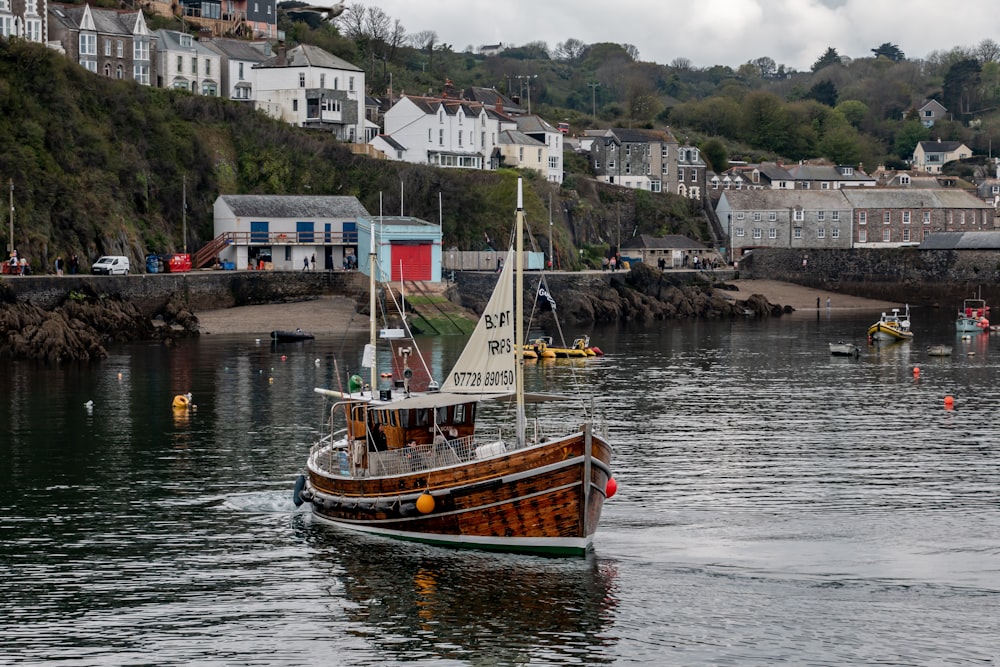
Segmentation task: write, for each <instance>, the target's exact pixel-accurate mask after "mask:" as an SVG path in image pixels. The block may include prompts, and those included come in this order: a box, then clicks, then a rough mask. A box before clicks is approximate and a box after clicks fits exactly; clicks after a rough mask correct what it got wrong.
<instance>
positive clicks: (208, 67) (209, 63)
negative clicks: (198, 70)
mask: <svg viewBox="0 0 1000 667" xmlns="http://www.w3.org/2000/svg"><path fill="white" fill-rule="evenodd" d="M205 76H212V61H211V60H208V59H207V58H206V59H205Z"/></svg>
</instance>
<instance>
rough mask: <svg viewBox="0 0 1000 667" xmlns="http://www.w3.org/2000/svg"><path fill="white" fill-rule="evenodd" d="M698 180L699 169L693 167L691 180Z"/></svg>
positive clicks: (693, 181)
mask: <svg viewBox="0 0 1000 667" xmlns="http://www.w3.org/2000/svg"><path fill="white" fill-rule="evenodd" d="M697 181H698V170H697V169H692V170H691V182H692V183H695V182H697Z"/></svg>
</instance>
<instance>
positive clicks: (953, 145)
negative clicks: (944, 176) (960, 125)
mask: <svg viewBox="0 0 1000 667" xmlns="http://www.w3.org/2000/svg"><path fill="white" fill-rule="evenodd" d="M968 157H972V149H971V148H969V147H968V146H966V145H965V144H963V143H962V142H961V141H941V140H940V139H938V140H937V141H921V142H919V143H917V147H916V148H915V149H914V150H913V163H912V166H913V169H914V170H916V171H926V172H927V173H928V174H940V173H941V167H943V166H944V165H945V163H946V162H951V161H952V160H963V159H965V158H968Z"/></svg>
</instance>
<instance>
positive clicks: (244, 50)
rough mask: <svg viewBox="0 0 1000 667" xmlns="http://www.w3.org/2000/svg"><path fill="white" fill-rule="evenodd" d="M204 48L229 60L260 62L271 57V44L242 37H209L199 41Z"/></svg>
mask: <svg viewBox="0 0 1000 667" xmlns="http://www.w3.org/2000/svg"><path fill="white" fill-rule="evenodd" d="M200 43H201V44H203V45H204V46H205V47H206V48H208V49H211V50H212V51H215V52H216V53H219V54H221V55H224V56H226V57H227V58H229V59H230V60H245V61H248V62H255V63H262V62H264V61H265V60H267V59H268V58H271V57H273V54H272V53H271V45H270V44H268V43H267V42H247V41H244V40H242V39H224V38H219V39H210V40H205V41H203V42H200Z"/></svg>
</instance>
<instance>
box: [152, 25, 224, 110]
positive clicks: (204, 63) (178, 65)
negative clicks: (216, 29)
mask: <svg viewBox="0 0 1000 667" xmlns="http://www.w3.org/2000/svg"><path fill="white" fill-rule="evenodd" d="M155 34H156V39H157V49H156V79H157V87H159V88H176V89H178V90H188V91H191V92H192V93H196V94H198V95H207V96H209V97H218V96H219V89H220V85H221V80H222V56H220V55H219V54H218V53H217V52H215V51H213V50H212V49H209V48H206V47H205V46H203V45H202V44H201V43H200V42H198V41H197V40H195V38H194V36H193V35H190V34H188V33H185V32H179V31H177V30H157V31H156V33H155Z"/></svg>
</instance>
